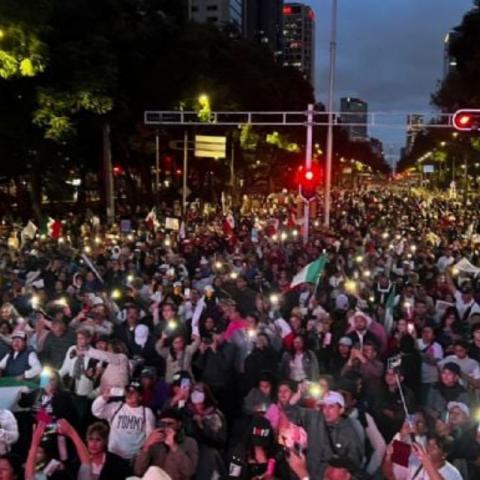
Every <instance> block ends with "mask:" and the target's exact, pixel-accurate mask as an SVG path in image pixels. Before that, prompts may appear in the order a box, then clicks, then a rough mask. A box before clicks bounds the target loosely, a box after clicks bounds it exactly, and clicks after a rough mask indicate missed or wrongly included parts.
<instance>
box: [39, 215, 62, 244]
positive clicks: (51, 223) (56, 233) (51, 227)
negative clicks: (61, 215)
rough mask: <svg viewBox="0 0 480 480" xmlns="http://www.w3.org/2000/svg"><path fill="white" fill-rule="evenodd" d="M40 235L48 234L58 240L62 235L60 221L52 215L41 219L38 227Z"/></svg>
mask: <svg viewBox="0 0 480 480" xmlns="http://www.w3.org/2000/svg"><path fill="white" fill-rule="evenodd" d="M39 233H40V235H48V236H49V237H51V238H53V239H54V240H58V239H59V238H60V237H61V236H62V222H60V221H59V220H55V219H53V218H52V217H46V218H44V219H43V221H42V224H41V225H40V229H39Z"/></svg>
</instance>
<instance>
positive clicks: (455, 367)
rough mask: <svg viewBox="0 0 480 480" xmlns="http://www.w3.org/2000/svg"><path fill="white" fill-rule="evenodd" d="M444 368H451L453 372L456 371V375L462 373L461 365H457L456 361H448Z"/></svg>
mask: <svg viewBox="0 0 480 480" xmlns="http://www.w3.org/2000/svg"><path fill="white" fill-rule="evenodd" d="M442 370H449V371H450V372H452V373H455V375H460V371H461V370H460V366H459V365H457V364H456V363H454V362H448V363H446V364H445V365H443V367H442Z"/></svg>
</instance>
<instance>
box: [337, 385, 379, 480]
mask: <svg viewBox="0 0 480 480" xmlns="http://www.w3.org/2000/svg"><path fill="white" fill-rule="evenodd" d="M337 391H338V392H339V393H340V394H341V395H342V396H343V398H344V399H345V416H346V417H347V418H349V419H350V421H351V422H352V426H353V428H354V429H355V432H356V433H357V436H358V438H359V439H360V441H361V442H362V444H363V445H364V446H367V445H368V446H369V447H370V449H369V451H371V454H370V455H369V456H367V458H366V460H365V462H364V463H365V465H364V470H365V472H366V474H367V475H370V476H372V477H374V476H375V475H376V474H377V473H378V472H379V469H380V467H381V465H382V461H383V456H384V454H385V451H386V443H385V439H384V438H383V436H382V434H381V433H380V431H379V429H378V426H377V423H376V422H375V419H374V418H373V416H372V415H370V413H369V412H368V411H366V410H365V408H364V407H363V406H362V405H361V404H359V403H358V398H357V396H358V392H357V386H356V385H355V383H354V382H351V381H349V380H347V379H343V380H341V381H340V382H338V384H337ZM365 450H367V449H366V448H365Z"/></svg>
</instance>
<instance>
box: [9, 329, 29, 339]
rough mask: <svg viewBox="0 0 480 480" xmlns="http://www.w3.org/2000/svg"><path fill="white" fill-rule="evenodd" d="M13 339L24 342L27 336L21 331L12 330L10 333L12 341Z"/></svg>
mask: <svg viewBox="0 0 480 480" xmlns="http://www.w3.org/2000/svg"><path fill="white" fill-rule="evenodd" d="M14 338H21V339H22V340H26V339H27V334H26V333H25V332H24V331H23V330H14V331H13V333H12V340H13V339H14Z"/></svg>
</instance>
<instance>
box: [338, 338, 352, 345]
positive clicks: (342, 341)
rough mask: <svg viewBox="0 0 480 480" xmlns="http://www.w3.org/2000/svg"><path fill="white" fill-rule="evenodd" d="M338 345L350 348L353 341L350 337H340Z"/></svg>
mask: <svg viewBox="0 0 480 480" xmlns="http://www.w3.org/2000/svg"><path fill="white" fill-rule="evenodd" d="M338 344H339V345H346V346H347V347H351V346H353V340H352V339H351V338H350V337H342V338H341V339H340V340H339V341H338Z"/></svg>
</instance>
